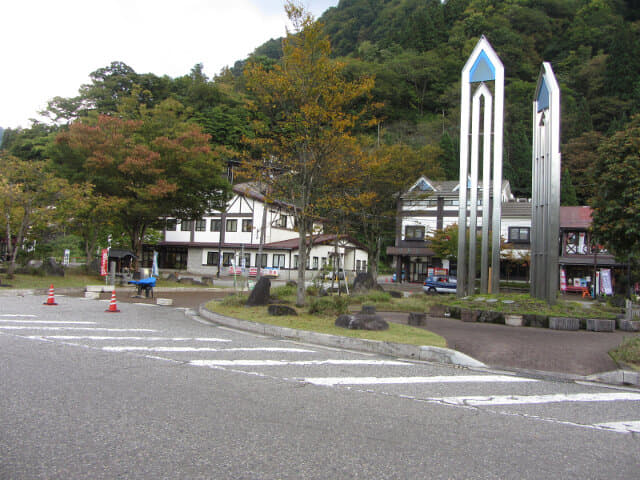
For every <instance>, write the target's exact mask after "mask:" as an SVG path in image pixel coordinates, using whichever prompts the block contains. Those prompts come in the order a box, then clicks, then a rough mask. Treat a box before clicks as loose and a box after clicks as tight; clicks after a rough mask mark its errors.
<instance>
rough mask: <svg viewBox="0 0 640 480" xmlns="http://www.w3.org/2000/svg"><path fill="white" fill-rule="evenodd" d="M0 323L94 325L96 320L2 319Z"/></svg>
mask: <svg viewBox="0 0 640 480" xmlns="http://www.w3.org/2000/svg"><path fill="white" fill-rule="evenodd" d="M0 323H23V324H28V325H32V324H33V325H51V324H53V325H60V324H62V325H96V324H97V322H74V321H71V320H3V319H0Z"/></svg>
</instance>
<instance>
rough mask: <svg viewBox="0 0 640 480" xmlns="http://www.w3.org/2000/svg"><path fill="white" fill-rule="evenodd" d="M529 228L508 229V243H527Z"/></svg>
mask: <svg viewBox="0 0 640 480" xmlns="http://www.w3.org/2000/svg"><path fill="white" fill-rule="evenodd" d="M529 231H530V228H529V227H509V243H529Z"/></svg>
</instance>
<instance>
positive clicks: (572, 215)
mask: <svg viewBox="0 0 640 480" xmlns="http://www.w3.org/2000/svg"><path fill="white" fill-rule="evenodd" d="M590 226H591V207H560V228H579V229H585V230H586V229H587V228H589V227H590Z"/></svg>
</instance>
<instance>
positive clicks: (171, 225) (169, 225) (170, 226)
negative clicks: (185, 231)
mask: <svg viewBox="0 0 640 480" xmlns="http://www.w3.org/2000/svg"><path fill="white" fill-rule="evenodd" d="M177 223H178V222H177V220H176V219H175V218H167V221H166V223H165V227H164V229H165V230H166V231H167V232H175V231H176V224H177Z"/></svg>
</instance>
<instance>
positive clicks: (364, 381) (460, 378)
mask: <svg viewBox="0 0 640 480" xmlns="http://www.w3.org/2000/svg"><path fill="white" fill-rule="evenodd" d="M304 381H305V382H307V383H312V384H314V385H324V386H333V385H400V384H417V383H494V382H496V383H499V382H514V383H517V382H537V380H533V379H530V378H521V377H512V376H509V375H448V376H443V375H436V376H433V377H324V378H322V377H310V378H305V379H304Z"/></svg>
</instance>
